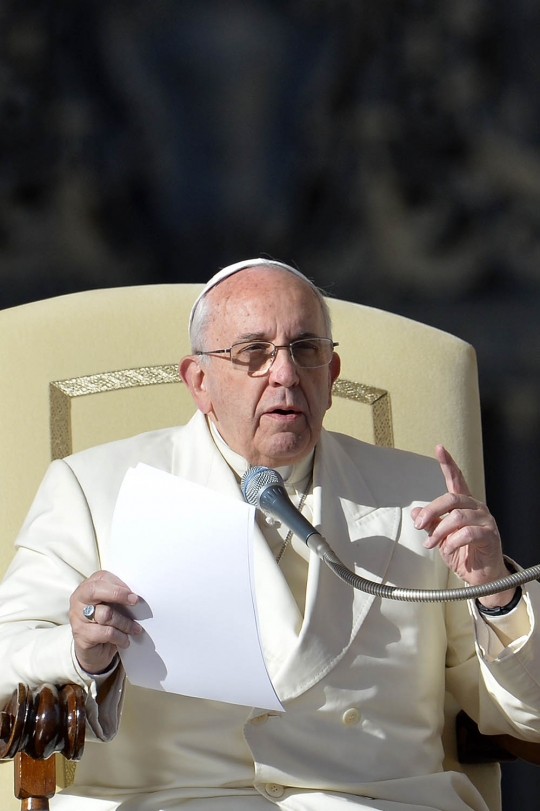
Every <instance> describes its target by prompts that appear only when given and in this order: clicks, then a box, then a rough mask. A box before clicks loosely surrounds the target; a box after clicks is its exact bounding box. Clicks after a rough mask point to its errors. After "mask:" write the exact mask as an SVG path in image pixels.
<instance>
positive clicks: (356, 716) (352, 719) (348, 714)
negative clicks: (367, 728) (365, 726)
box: [341, 707, 360, 727]
mask: <svg viewBox="0 0 540 811" xmlns="http://www.w3.org/2000/svg"><path fill="white" fill-rule="evenodd" d="M341 720H342V721H343V723H344V724H345V726H347V727H353V726H354V725H355V724H357V723H358V721H359V720H360V713H359V712H358V710H357V709H356V707H350V708H349V709H348V710H345V712H344V713H343V715H342V716H341Z"/></svg>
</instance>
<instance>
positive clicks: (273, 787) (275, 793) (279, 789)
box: [264, 783, 285, 797]
mask: <svg viewBox="0 0 540 811" xmlns="http://www.w3.org/2000/svg"><path fill="white" fill-rule="evenodd" d="M264 790H265V791H266V793H267V794H268V796H269V797H283V795H284V794H285V789H284V788H283V786H280V785H279V783H267V784H266V786H265V787H264Z"/></svg>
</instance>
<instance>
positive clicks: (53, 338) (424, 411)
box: [0, 284, 498, 811]
mask: <svg viewBox="0 0 540 811" xmlns="http://www.w3.org/2000/svg"><path fill="white" fill-rule="evenodd" d="M200 289H201V285H195V284H185V285H180V284H178V285H149V286H143V287H126V288H117V289H107V290H93V291H88V292H84V293H75V294H72V295H67V296H60V297H58V298H53V299H48V300H44V301H39V302H35V303H31V304H26V305H23V306H21V307H15V308H12V309H9V310H4V311H3V312H0V346H2V352H1V353H0V386H1V395H0V443H1V448H2V452H1V454H0V575H2V574H3V573H4V570H5V569H6V568H7V566H8V563H9V561H10V559H11V557H12V554H13V541H14V538H15V536H16V534H17V532H18V530H19V527H20V526H21V524H22V522H23V520H24V517H25V515H26V512H27V510H28V508H29V506H30V503H31V501H32V498H33V496H34V494H35V491H36V489H37V487H38V485H39V483H40V480H41V478H42V476H43V474H44V472H45V469H46V467H47V465H48V463H49V462H50V460H51V458H57V457H61V456H65V455H67V454H69V453H71V452H72V451H78V450H81V449H83V448H85V447H89V446H91V445H95V444H98V443H101V442H107V441H109V440H112V439H116V438H119V437H123V436H129V435H131V434H134V433H138V432H140V431H146V430H151V429H153V428H158V427H162V426H166V425H174V424H180V423H183V422H186V421H187V419H189V417H190V416H191V414H192V413H193V412H194V406H193V404H192V402H191V398H190V396H189V394H188V392H187V391H186V389H185V387H184V386H183V384H181V383H180V382H179V379H178V375H177V364H178V361H179V359H180V358H181V357H182V355H184V354H186V353H187V352H188V351H189V344H188V337H187V327H186V325H187V320H188V314H189V311H190V308H191V305H192V303H193V301H194V300H195V298H196V296H197V294H198V293H199V291H200ZM329 304H330V308H331V313H332V319H333V325H334V339H335V340H337V341H339V350H338V351H339V353H340V354H341V356H342V361H343V365H342V373H341V377H340V379H339V380H338V381H337V382H336V385H335V397H334V404H333V407H332V409H331V410H330V411H329V412H328V414H327V417H326V422H325V425H326V427H328V428H330V429H332V430H338V431H342V432H346V433H351V434H353V435H356V436H358V437H360V438H362V439H365V440H367V441H369V442H375V443H378V444H386V445H395V446H396V447H399V448H403V449H407V450H413V451H416V452H419V453H424V454H428V455H432V454H433V448H434V446H435V444H436V443H437V442H442V443H444V444H445V445H446V446H447V447H448V449H449V450H450V451H451V452H452V453H453V454H454V456H455V457H456V459H457V460H458V461H459V463H460V465H461V466H462V468H463V470H464V472H465V474H466V476H467V478H468V480H469V483H470V486H471V487H472V489H473V491H474V492H475V493H476V494H477V495H478V496H483V467H482V448H481V429H480V408H479V398H478V387H477V371H476V362H475V355H474V351H473V350H472V348H471V347H470V346H469V345H467V344H465V343H464V342H463V341H461V340H459V339H457V338H455V337H453V336H450V335H448V334H446V333H443V332H441V331H439V330H436V329H433V328H430V327H427V326H425V325H423V324H419V323H416V322H413V321H410V320H408V319H405V318H402V317H399V316H396V315H392V314H390V313H387V312H383V311H381V310H376V309H373V308H369V307H364V306H361V305H357V304H351V303H349V302H344V301H339V300H329ZM2 698H4V697H2ZM450 738H451V736H450ZM448 751H449V757H450V759H451V758H452V757H453V754H452V741H451V740H450V739H449V742H448ZM492 768H493V767H483V766H482V767H474V769H475V771H476V777H479V779H482V775H483V774H484V773H486V774H488V772H486V769H488V771H489V770H492ZM491 774H492V771H491ZM497 787H498V781H497V780H496V779H495V780H492V779H490V778H489V777H488V780H487V783H485V785H484V788H483V791H484V793H486V791H487V792H491V793H492V796H491V797H490V798H489V804H490V807H491V808H493V809H496V808H497V802H498V800H497ZM493 788H494V789H495V791H494V793H493ZM0 802H1V803H2V808H3V809H4V811H7V810H8V809H9V808H11V807H12V808H14V809H15V808H17V805H18V804H17V803H16V801H15V800H14V799H13V789H12V769H11V767H10V766H9V765H6V764H1V765H0Z"/></svg>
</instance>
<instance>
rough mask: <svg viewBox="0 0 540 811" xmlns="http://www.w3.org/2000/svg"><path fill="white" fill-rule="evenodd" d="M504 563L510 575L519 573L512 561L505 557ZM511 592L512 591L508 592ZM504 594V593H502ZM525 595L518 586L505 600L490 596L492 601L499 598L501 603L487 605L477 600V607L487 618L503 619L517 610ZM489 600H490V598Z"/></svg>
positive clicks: (498, 595)
mask: <svg viewBox="0 0 540 811" xmlns="http://www.w3.org/2000/svg"><path fill="white" fill-rule="evenodd" d="M504 563H505V566H506V570H507V572H508V574H515V573H516V572H517V569H516V567H515V566H514V564H513V563H512V561H511V560H508V558H507V557H506V556H505V558H504ZM508 591H510V590H508ZM502 594H504V592H502ZM522 595H523V592H522V589H521V586H517V587H516V588H514V589H513V590H512V593H511V594H508V596H507V598H506V599H504V598H503V597H501V594H500V593H499V594H494V595H490V596H491V598H492V599H494V598H498V600H499V602H496V603H495V604H493V605H485V604H484V603H482V602H481V600H480V599H477V600H476V607H477V608H478V610H479V611H480V613H481V614H484V615H485V616H487V617H502V616H504V615H505V614H509V613H510V611H513V610H514V608H516V607H517V606H518V604H519V602H520V600H521V597H522ZM488 599H489V598H488ZM501 603H502V604H501Z"/></svg>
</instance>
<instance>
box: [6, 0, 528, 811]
mask: <svg viewBox="0 0 540 811" xmlns="http://www.w3.org/2000/svg"><path fill="white" fill-rule="evenodd" d="M0 48H1V50H0V144H1V149H0V307H1V308H4V307H10V306H14V305H18V304H22V303H25V302H28V301H31V300H35V299H40V298H45V297H49V296H54V295H58V294H61V293H68V292H73V291H77V290H83V289H89V288H93V287H105V286H121V285H128V284H144V283H149V282H170V281H180V282H195V281H197V282H201V281H205V280H206V279H207V278H209V276H211V275H212V274H213V273H214V272H215V271H216V270H217V269H218V268H219V267H221V266H223V265H226V264H228V263H230V262H234V261H237V260H238V259H243V258H246V257H249V256H257V255H260V254H261V253H263V254H267V255H271V256H273V257H275V258H278V259H281V260H283V261H286V262H290V263H293V264H296V265H297V266H298V267H300V269H302V270H303V271H304V272H305V273H306V274H307V275H308V276H311V277H312V278H314V280H315V281H316V282H317V283H318V284H319V285H321V286H323V287H324V288H325V289H327V290H328V292H330V293H331V294H332V295H334V296H337V297H339V298H347V299H351V300H354V301H359V302H362V303H365V304H370V305H373V306H377V307H382V308H384V309H389V310H392V311H394V312H398V313H401V314H404V315H407V316H409V317H412V318H416V319H419V320H423V321H425V322H427V323H429V324H432V325H434V326H437V327H440V328H442V329H445V330H447V331H449V332H452V333H454V334H456V335H459V336H460V337H462V338H464V339H465V340H467V341H469V342H471V343H472V344H473V345H474V346H475V348H476V350H477V353H478V359H479V366H480V385H481V395H482V407H483V423H484V444H485V457H486V478H487V491H488V501H489V503H490V506H491V508H492V510H493V512H494V513H495V515H496V517H497V519H498V521H499V524H500V526H501V530H502V532H503V533H504V537H505V539H506V547H507V550H508V551H509V553H510V554H511V555H513V556H514V557H516V558H517V559H518V560H519V561H520V562H521V563H522V564H524V565H532V564H533V563H538V562H539V561H540V547H539V544H538V542H537V536H538V529H537V521H536V520H535V519H536V514H535V512H534V511H535V509H536V507H535V504H536V499H537V498H538V492H539V490H540V420H539V403H540V323H539V318H538V314H539V308H540V205H539V203H540V135H539V124H540V59H539V57H538V53H539V49H540V5H539V4H538V3H537V2H536V0H513V2H512V3H509V2H508V0H429V2H428V1H427V0H426V1H424V0H402V1H401V2H400V1H399V0H376V2H368V0H203V1H202V2H188V1H187V0H113V1H112V2H109V3H103V2H101V1H100V0H83V1H82V2H72V0H0ZM418 373H419V374H421V373H422V370H421V369H419V371H418ZM539 777H540V773H539V772H537V771H536V770H535V768H534V767H528V766H524V765H523V766H522V765H512V766H511V767H505V768H504V780H503V793H504V811H514V810H515V811H529V810H530V811H537V807H538V799H537V797H538V794H537V789H538V785H539Z"/></svg>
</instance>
